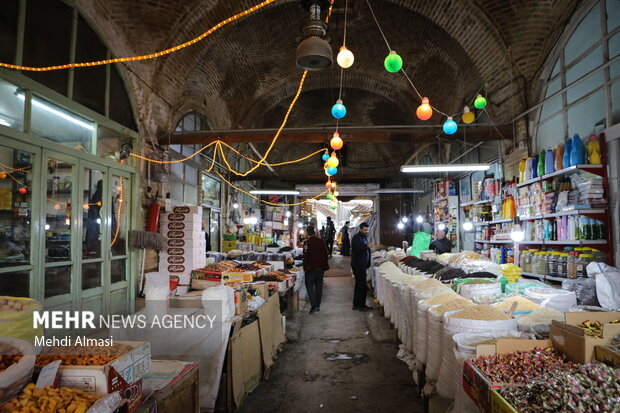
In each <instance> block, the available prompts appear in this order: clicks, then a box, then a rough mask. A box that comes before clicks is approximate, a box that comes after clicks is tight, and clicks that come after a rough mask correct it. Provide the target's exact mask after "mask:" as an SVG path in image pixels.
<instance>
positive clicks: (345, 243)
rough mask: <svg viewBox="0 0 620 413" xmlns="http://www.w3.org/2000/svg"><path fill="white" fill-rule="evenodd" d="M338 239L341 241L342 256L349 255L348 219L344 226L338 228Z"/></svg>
mask: <svg viewBox="0 0 620 413" xmlns="http://www.w3.org/2000/svg"><path fill="white" fill-rule="evenodd" d="M340 240H341V242H342V256H343V257H348V256H349V255H351V239H350V238H349V221H347V222H345V223H344V226H343V227H342V228H341V229H340Z"/></svg>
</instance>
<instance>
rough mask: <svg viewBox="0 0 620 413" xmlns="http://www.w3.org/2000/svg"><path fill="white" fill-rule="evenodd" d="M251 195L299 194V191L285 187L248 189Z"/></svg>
mask: <svg viewBox="0 0 620 413" xmlns="http://www.w3.org/2000/svg"><path fill="white" fill-rule="evenodd" d="M250 193H251V194H252V195H299V191H292V190H286V189H260V190H258V189H257V190H254V191H250Z"/></svg>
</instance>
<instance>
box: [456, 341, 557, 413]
mask: <svg viewBox="0 0 620 413" xmlns="http://www.w3.org/2000/svg"><path fill="white" fill-rule="evenodd" d="M551 344H552V343H551V341H550V340H519V339H503V340H498V341H497V342H496V344H495V345H490V346H487V345H482V346H478V347H480V348H481V349H480V353H481V354H480V355H482V354H491V355H492V354H506V353H514V352H518V351H527V350H530V349H532V348H535V347H551ZM478 347H477V348H476V356H478V355H479V354H478ZM491 348H492V349H491ZM506 384H507V383H498V382H491V381H490V380H488V379H487V378H486V376H484V375H483V374H482V373H481V372H480V370H478V368H476V366H474V365H473V363H472V361H471V360H465V364H464V366H463V389H464V390H465V393H467V395H469V397H470V398H471V399H472V401H473V402H474V403H475V404H476V405H477V406H478V407H479V408H480V410H481V411H483V412H490V411H492V410H491V391H492V389H498V388H501V387H503V386H505V385H506Z"/></svg>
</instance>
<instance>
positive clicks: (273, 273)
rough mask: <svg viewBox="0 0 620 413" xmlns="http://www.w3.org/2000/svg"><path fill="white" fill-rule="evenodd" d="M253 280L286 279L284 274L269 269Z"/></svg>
mask: <svg viewBox="0 0 620 413" xmlns="http://www.w3.org/2000/svg"><path fill="white" fill-rule="evenodd" d="M254 281H286V276H285V275H284V273H281V272H279V271H271V272H268V273H267V274H266V275H260V276H258V277H256V278H254Z"/></svg>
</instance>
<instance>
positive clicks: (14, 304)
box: [0, 297, 39, 312]
mask: <svg viewBox="0 0 620 413" xmlns="http://www.w3.org/2000/svg"><path fill="white" fill-rule="evenodd" d="M38 308H39V304H38V303H37V302H36V301H35V300H30V299H15V298H12V297H0V312H4V311H33V310H37V309H38Z"/></svg>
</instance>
